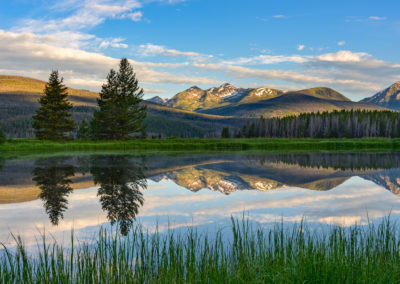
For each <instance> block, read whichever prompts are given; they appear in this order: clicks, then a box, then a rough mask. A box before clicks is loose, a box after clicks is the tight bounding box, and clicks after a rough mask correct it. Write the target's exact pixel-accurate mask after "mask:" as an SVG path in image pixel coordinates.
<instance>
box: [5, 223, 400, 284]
mask: <svg viewBox="0 0 400 284" xmlns="http://www.w3.org/2000/svg"><path fill="white" fill-rule="evenodd" d="M396 225H397V224H396V222H392V221H391V220H390V217H386V218H384V219H383V220H382V221H381V222H380V223H378V224H373V223H369V225H366V226H361V225H353V226H351V227H348V228H342V227H340V226H337V225H328V226H326V227H321V228H319V229H318V228H317V229H312V228H311V227H310V226H309V225H308V224H307V223H306V222H303V221H302V222H300V223H297V224H294V225H293V226H286V225H285V226H284V225H283V222H281V223H276V224H275V226H273V227H272V228H270V229H266V228H262V227H260V226H257V225H255V224H254V223H252V222H249V220H248V219H243V218H242V219H235V218H232V225H231V229H230V230H229V229H226V231H223V230H217V233H216V234H215V235H213V236H211V235H209V234H208V233H199V232H198V231H197V230H196V228H193V227H187V229H186V230H184V231H183V232H181V233H177V232H175V231H174V230H171V229H168V231H167V232H163V233H159V232H158V231H157V230H156V232H155V233H153V234H151V233H149V232H147V231H145V230H144V229H143V228H142V227H141V226H140V225H137V226H136V227H135V228H134V230H132V232H131V233H130V234H129V235H128V236H126V237H123V236H121V235H120V234H118V233H114V232H111V233H110V232H109V231H107V230H104V229H100V231H99V235H98V239H96V240H92V241H86V242H78V240H76V239H75V237H74V232H73V231H72V232H71V247H68V248H67V247H65V248H64V247H62V245H58V244H57V243H47V242H46V236H44V235H43V236H42V239H41V240H39V241H41V243H40V244H38V247H37V248H38V252H35V254H30V253H29V252H28V250H27V247H26V246H25V245H24V243H23V240H22V239H21V238H20V237H18V236H14V239H15V241H16V247H15V248H7V247H5V246H3V250H2V251H0V253H1V258H0V280H1V281H2V283H28V282H29V283H33V282H36V281H40V282H46V283H50V282H51V283H210V282H212V283H261V282H262V283H264V282H266V283H267V282H274V283H276V282H278V283H288V282H291V283H293V282H304V281H307V282H308V281H311V282H318V283H344V282H349V283H398V282H399V281H400V271H399V269H398V267H399V265H400V238H399V231H398V228H397V226H396Z"/></svg>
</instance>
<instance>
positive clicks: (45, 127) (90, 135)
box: [32, 58, 146, 140]
mask: <svg viewBox="0 0 400 284" xmlns="http://www.w3.org/2000/svg"><path fill="white" fill-rule="evenodd" d="M142 100H143V89H142V88H140V87H139V82H138V80H137V78H136V74H135V72H134V71H133V68H132V66H131V65H130V63H129V61H128V60H127V59H126V58H123V59H121V61H120V64H119V71H118V72H117V71H115V70H113V69H111V70H110V72H109V74H108V76H107V82H106V83H105V84H103V86H102V89H101V92H100V96H99V98H98V99H97V104H98V109H96V110H95V111H94V114H93V118H92V119H91V120H90V121H89V122H86V121H83V122H82V123H81V124H80V125H79V126H77V125H76V124H75V122H74V120H73V119H72V113H71V110H72V107H73V106H72V104H71V103H70V102H69V100H68V92H67V87H66V86H65V85H64V84H63V78H62V77H60V76H59V73H58V71H52V72H51V74H50V77H49V81H48V82H47V83H46V86H45V89H44V95H43V96H42V97H40V99H39V104H40V107H39V109H38V110H37V111H36V114H35V115H34V116H33V117H32V118H33V124H32V126H33V129H34V133H35V136H36V138H38V139H46V140H64V139H70V138H71V133H72V132H73V131H75V130H76V129H77V128H78V129H77V138H78V139H95V140H125V139H130V138H141V137H145V136H146V126H145V124H144V119H145V118H146V106H144V105H143V104H142Z"/></svg>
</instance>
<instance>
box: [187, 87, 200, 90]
mask: <svg viewBox="0 0 400 284" xmlns="http://www.w3.org/2000/svg"><path fill="white" fill-rule="evenodd" d="M188 90H201V89H200V88H199V87H197V86H191V87H190V88H189V89H188Z"/></svg>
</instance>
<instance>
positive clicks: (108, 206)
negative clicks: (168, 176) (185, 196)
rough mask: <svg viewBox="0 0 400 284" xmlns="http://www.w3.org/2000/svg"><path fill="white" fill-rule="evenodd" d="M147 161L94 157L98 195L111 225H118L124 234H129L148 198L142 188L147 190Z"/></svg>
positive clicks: (92, 163) (123, 157)
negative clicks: (145, 172)
mask: <svg viewBox="0 0 400 284" xmlns="http://www.w3.org/2000/svg"><path fill="white" fill-rule="evenodd" d="M144 168H145V159H144V157H143V156H140V157H127V156H118V155H112V156H93V157H92V159H91V169H90V172H91V174H92V175H93V180H94V182H95V184H99V185H100V188H99V189H98V193H97V195H98V196H99V198H100V203H101V206H102V208H103V210H104V211H106V212H107V217H108V219H109V220H110V222H111V224H114V223H116V222H117V223H118V224H119V229H120V232H121V234H122V235H126V234H128V232H129V230H130V228H131V227H132V225H133V220H135V218H136V215H137V214H138V212H139V208H140V207H141V206H143V202H144V198H143V193H142V192H141V191H140V190H141V189H146V188H147V181H146V178H145V175H144V173H143V170H144Z"/></svg>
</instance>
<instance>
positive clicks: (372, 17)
mask: <svg viewBox="0 0 400 284" xmlns="http://www.w3.org/2000/svg"><path fill="white" fill-rule="evenodd" d="M368 19H370V20H373V21H383V20H386V17H378V16H370V17H368Z"/></svg>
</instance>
